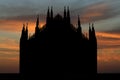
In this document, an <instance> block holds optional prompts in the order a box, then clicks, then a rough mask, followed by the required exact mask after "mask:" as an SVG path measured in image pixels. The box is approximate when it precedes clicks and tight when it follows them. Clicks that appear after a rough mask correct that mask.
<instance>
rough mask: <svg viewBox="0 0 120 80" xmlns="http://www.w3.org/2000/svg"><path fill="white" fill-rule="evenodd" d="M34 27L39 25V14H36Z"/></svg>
mask: <svg viewBox="0 0 120 80" xmlns="http://www.w3.org/2000/svg"><path fill="white" fill-rule="evenodd" d="M36 27H39V15H37V21H36Z"/></svg>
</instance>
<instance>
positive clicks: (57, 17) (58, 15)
mask: <svg viewBox="0 0 120 80" xmlns="http://www.w3.org/2000/svg"><path fill="white" fill-rule="evenodd" d="M54 19H55V20H61V19H62V16H61V15H60V14H57V15H56V16H55V17H54Z"/></svg>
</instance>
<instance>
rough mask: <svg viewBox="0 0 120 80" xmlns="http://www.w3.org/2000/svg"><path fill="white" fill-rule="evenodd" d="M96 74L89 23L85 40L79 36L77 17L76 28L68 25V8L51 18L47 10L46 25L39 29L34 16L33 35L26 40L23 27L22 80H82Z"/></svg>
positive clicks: (81, 35) (94, 38) (93, 30)
mask: <svg viewBox="0 0 120 80" xmlns="http://www.w3.org/2000/svg"><path fill="white" fill-rule="evenodd" d="M38 73H39V74H38ZM96 73H97V39H96V35H95V29H94V24H93V23H92V24H89V35H88V37H87V36H85V35H84V34H83V33H82V26H81V21H80V18H79V16H78V26H77V28H76V27H75V26H74V25H73V24H71V18H70V11H69V8H67V9H66V8H64V13H63V16H61V15H60V14H57V15H55V16H54V15H53V9H52V8H51V9H49V8H48V11H47V16H46V24H45V25H44V26H43V27H42V28H40V27H39V16H37V20H36V26H35V33H34V34H33V35H31V36H28V26H27V25H23V29H22V32H21V37H20V74H21V77H22V78H24V79H25V80H28V79H43V78H44V79H52V80H59V79H60V80H63V79H64V80H71V78H72V75H75V74H79V75H81V77H82V75H95V74H96ZM68 75H71V76H70V77H67V76H68Z"/></svg>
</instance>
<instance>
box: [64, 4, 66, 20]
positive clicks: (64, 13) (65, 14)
mask: <svg viewBox="0 0 120 80" xmlns="http://www.w3.org/2000/svg"><path fill="white" fill-rule="evenodd" d="M64 18H66V7H65V6H64Z"/></svg>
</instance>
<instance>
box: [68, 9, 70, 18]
mask: <svg viewBox="0 0 120 80" xmlns="http://www.w3.org/2000/svg"><path fill="white" fill-rule="evenodd" d="M67 17H70V11H69V7H67Z"/></svg>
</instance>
